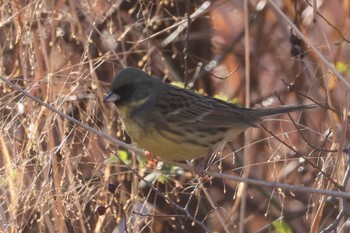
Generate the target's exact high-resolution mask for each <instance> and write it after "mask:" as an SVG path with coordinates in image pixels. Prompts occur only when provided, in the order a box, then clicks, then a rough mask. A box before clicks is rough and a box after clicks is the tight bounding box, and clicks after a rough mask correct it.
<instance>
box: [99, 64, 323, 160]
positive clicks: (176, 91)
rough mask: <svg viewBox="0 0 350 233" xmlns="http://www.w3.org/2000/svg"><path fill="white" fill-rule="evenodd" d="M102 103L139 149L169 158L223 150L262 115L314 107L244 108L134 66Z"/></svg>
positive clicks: (121, 75)
mask: <svg viewBox="0 0 350 233" xmlns="http://www.w3.org/2000/svg"><path fill="white" fill-rule="evenodd" d="M104 102H114V104H115V105H116V106H117V109H118V113H119V116H120V119H121V121H122V122H123V125H124V128H125V130H126V131H127V133H128V134H129V135H130V137H131V138H132V139H133V140H134V141H135V142H136V143H137V144H138V145H139V146H140V147H141V148H143V149H146V150H148V151H149V152H151V153H153V154H154V155H157V156H159V157H163V158H165V159H167V160H187V159H194V158H199V157H203V156H206V155H208V154H211V153H213V152H216V151H217V150H219V149H221V147H222V146H223V144H224V143H225V142H226V141H228V140H231V139H233V138H234V137H235V136H237V135H238V134H240V133H241V132H243V131H244V130H245V129H247V128H248V127H256V126H258V124H259V123H260V122H261V121H262V117H265V116H269V115H275V114H281V113H286V112H293V111H300V110H305V109H309V108H314V107H315V106H316V105H293V106H282V107H278V108H269V109H247V108H241V107H238V106H237V105H234V104H232V103H227V102H225V101H222V100H219V99H215V98H211V97H208V96H203V95H200V94H197V93H195V92H193V91H191V90H188V89H183V88H178V87H175V86H172V85H170V84H167V83H164V82H162V81H160V80H159V79H157V78H154V77H152V76H150V75H148V74H147V73H145V72H143V71H141V70H139V69H136V68H125V69H123V70H122V71H120V72H119V73H118V75H117V76H116V77H115V78H114V79H113V82H112V84H111V91H110V92H109V94H108V95H107V96H106V98H105V99H104Z"/></svg>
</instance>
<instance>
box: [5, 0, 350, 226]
mask: <svg viewBox="0 0 350 233" xmlns="http://www.w3.org/2000/svg"><path fill="white" fill-rule="evenodd" d="M25 2H26V1H3V2H1V5H0V6H1V7H0V17H1V18H0V51H1V55H0V63H1V66H0V67H1V68H0V72H1V74H0V76H1V77H4V78H6V79H7V80H11V81H12V82H13V83H15V84H17V85H18V86H20V87H21V88H23V90H25V91H26V93H28V94H30V95H33V96H35V97H38V98H39V99H41V100H43V101H44V102H46V103H48V104H50V105H51V106H52V107H53V108H55V109H56V110H58V111H61V112H63V113H65V114H66V115H68V116H71V117H74V118H75V119H77V120H79V121H80V122H82V123H84V124H86V125H88V126H90V127H92V128H95V129H97V130H99V131H100V132H102V133H108V134H110V135H113V136H115V137H116V138H118V139H120V140H122V141H125V142H127V143H130V139H129V137H128V136H127V135H125V134H124V133H123V131H122V128H121V124H120V122H119V121H118V116H117V112H116V110H115V108H114V107H112V106H111V105H106V104H103V103H102V99H103V97H104V95H105V94H106V92H107V90H108V87H109V82H110V80H111V79H112V78H113V76H114V75H115V74H116V73H117V72H118V70H120V69H121V68H122V67H125V66H135V67H139V68H142V69H144V70H146V71H148V72H150V73H152V74H153V75H154V76H158V77H160V78H166V79H167V80H168V81H179V82H185V83H187V84H188V85H189V86H192V84H194V85H193V87H192V88H193V89H196V90H199V91H201V92H205V93H207V94H208V95H215V94H220V95H222V96H225V97H227V98H229V99H232V98H233V97H236V98H237V99H236V100H235V101H237V102H239V103H241V104H243V105H244V104H245V103H247V102H248V103H250V106H256V105H280V104H281V103H280V102H283V104H292V103H302V102H310V101H311V102H312V101H314V102H317V103H321V104H322V105H323V106H327V107H319V108H318V109H316V110H312V111H307V112H303V113H293V114H291V116H290V117H291V118H290V117H289V116H281V117H279V118H278V119H275V120H271V121H266V122H265V124H264V126H265V127H266V128H267V129H268V130H271V131H272V132H273V134H274V136H272V135H271V134H269V132H268V131H266V130H263V129H251V130H249V133H247V134H246V135H245V137H243V135H242V136H241V137H239V138H238V139H235V141H234V143H228V145H227V146H226V148H225V149H224V150H223V151H222V153H221V155H220V156H217V157H215V158H214V159H213V164H212V166H211V168H210V170H211V171H212V172H213V171H216V172H220V173H224V174H227V175H230V177H229V178H232V179H234V177H235V176H236V177H243V178H250V180H248V183H250V184H248V183H245V184H246V186H242V184H243V183H238V182H237V181H235V180H231V179H223V178H222V177H219V176H215V175H214V177H213V178H211V179H209V180H203V179H197V178H196V177H194V176H193V175H192V173H191V172H189V171H188V170H187V169H183V168H182V167H183V166H182V165H179V167H176V166H170V165H168V164H166V163H165V164H164V165H163V167H162V168H161V169H150V168H148V167H147V166H145V164H144V160H143V155H141V154H139V153H136V152H133V151H132V150H126V149H125V148H123V147H119V146H118V145H115V144H114V143H111V142H110V141H108V140H105V139H104V137H103V136H101V135H100V134H96V133H94V132H91V131H89V130H87V129H86V128H82V127H80V126H77V125H76V124H74V123H72V122H71V121H69V120H68V119H66V118H65V117H62V116H61V115H58V114H57V113H54V112H52V111H51V110H49V109H47V108H45V107H44V106H43V105H42V104H40V103H38V102H36V101H34V100H32V99H30V98H28V97H27V96H25V95H23V94H22V93H20V92H18V91H16V90H14V89H13V88H11V87H10V86H9V85H7V84H6V83H5V82H1V81H0V87H1V92H0V129H1V131H0V157H1V160H0V187H1V190H0V193H1V196H0V203H1V204H0V216H1V218H0V219H1V224H0V225H1V228H2V229H1V231H3V232H112V231H113V230H115V232H205V231H211V232H257V231H259V230H260V232H276V231H278V230H276V229H278V227H276V220H277V219H279V218H281V217H282V218H283V219H284V222H283V223H284V224H285V225H283V226H282V228H283V230H288V229H289V228H290V229H292V230H293V232H308V231H310V232H317V231H320V230H322V229H324V228H326V227H327V226H328V225H329V224H331V223H336V226H338V227H339V228H338V230H339V231H346V230H348V224H346V221H345V220H346V219H347V218H345V219H344V221H342V219H339V218H338V219H337V218H336V216H337V214H338V213H339V209H341V208H342V207H343V206H342V201H344V200H345V199H344V200H343V199H340V198H337V195H338V194H339V192H338V193H331V192H329V191H331V190H333V191H348V184H347V179H345V181H344V182H342V181H343V179H344V178H348V176H349V174H347V173H346V169H347V168H348V167H349V165H348V163H349V160H348V157H347V156H346V154H345V153H343V152H342V151H343V148H345V147H346V146H347V143H348V138H349V136H348V134H347V129H348V124H347V112H348V107H349V98H348V94H347V90H348V89H349V88H348V87H349V83H348V82H347V79H344V77H347V76H348V75H349V73H350V72H349V70H350V69H349V66H348V61H349V54H350V53H349V48H348V47H349V41H347V40H346V35H348V34H349V28H350V27H349V22H350V21H349V15H350V14H349V9H350V7H349V5H350V2H349V1H324V3H322V4H321V5H320V6H318V7H319V8H318V12H319V15H315V14H313V11H312V8H311V7H308V5H307V3H305V2H304V1H297V2H298V4H297V10H298V14H296V13H295V10H296V8H295V5H294V1H282V3H281V5H280V7H282V8H281V9H282V10H283V12H284V14H285V15H286V16H287V17H288V18H290V19H291V20H292V21H295V22H296V25H297V27H298V28H299V29H300V30H301V32H302V33H303V34H304V35H305V36H306V37H307V39H308V40H309V41H310V44H306V43H304V42H301V41H298V40H294V41H292V42H294V47H293V48H294V51H297V53H296V54H294V55H297V56H295V57H293V56H292V54H291V47H292V43H291V41H290V35H291V30H290V26H289V25H288V23H287V22H285V21H284V19H283V18H282V17H281V15H280V14H278V13H277V11H276V10H274V9H273V5H270V4H267V5H263V2H264V1H250V2H249V4H248V9H249V15H247V14H245V12H244V5H243V2H244V1H225V0H219V1H213V3H211V4H208V3H209V2H204V1H196V0H192V1H185V0H183V1H180V0H179V1H175V0H174V1H171V0H169V1H146V0H142V1H123V0H121V1H112V2H113V3H111V2H110V1H104V0H101V1H89V0H86V1H72V0H70V1H64V0H63V1H62V0H59V1H31V2H30V3H25ZM268 2H270V1H268ZM259 7H260V8H259ZM295 15H297V17H296V16H295ZM313 17H314V18H313ZM189 19H190V20H189ZM187 20H189V21H187ZM313 20H314V21H313ZM181 22H184V23H181ZM187 22H189V23H187ZM245 27H246V28H249V35H248V37H245V30H244V28H245ZM180 29H182V30H180ZM176 30H179V32H178V34H177V35H174V34H172V33H173V32H175V31H176ZM293 34H295V35H297V34H296V31H295V30H294V31H293ZM169 36H170V37H169ZM165 42H166V43H167V45H165V44H164V43H165ZM301 44H302V45H301ZM245 45H246V46H247V47H245ZM300 45H301V46H300ZM313 47H315V48H316V49H318V50H319V51H320V53H321V55H323V56H324V57H325V58H326V60H328V64H327V63H325V62H324V61H322V59H321V57H320V55H319V54H318V53H317V52H315V50H314V48H313ZM245 49H246V50H245ZM246 51H249V56H250V59H246V58H247V52H246ZM298 51H299V52H301V53H302V55H300V54H299V53H298ZM215 62H216V63H215ZM212 64H214V66H211V65H212ZM215 64H216V65H215ZM332 65H334V66H335V67H336V68H337V69H338V70H339V71H341V72H342V73H341V74H337V73H334V72H329V70H330V69H332V67H331V66H332ZM249 67H250V68H249ZM198 70H200V71H199V72H198ZM247 70H248V71H249V75H250V76H249V77H248V76H247V75H246V74H247V73H248V72H247ZM337 75H338V76H337ZM341 75H343V76H341ZM193 77H195V78H193ZM194 79H195V80H194ZM247 83H248V84H249V83H250V85H249V87H248V88H246V87H245V85H246V84H247ZM294 123H295V124H296V125H297V127H296V125H295V124H294ZM330 130H331V131H330ZM276 137H278V139H279V140H278V139H277V138H276ZM125 152H127V153H125ZM116 153H118V155H119V156H121V157H122V158H123V159H122V160H120V159H117V158H116V157H115V154H116ZM256 180H263V181H267V182H280V183H282V184H289V185H293V187H296V190H298V191H295V189H293V188H288V187H285V189H281V188H271V187H268V186H267V185H268V184H265V185H264V184H252V183H251V182H250V181H256ZM146 181H148V183H147V182H146ZM108 184H109V185H108ZM342 185H343V186H342ZM302 187H308V188H317V189H319V190H321V191H322V192H323V194H315V193H313V191H312V190H309V191H308V190H304V189H303V188H302ZM114 188H115V189H116V190H115V192H114V194H112V193H111V192H110V191H111V190H112V189H114ZM291 189H292V190H293V191H291ZM109 190H110V191H109ZM345 195H346V194H345ZM330 196H332V197H330ZM338 200H340V201H338ZM98 206H100V207H99V208H100V209H99V211H103V210H104V207H108V208H107V209H106V213H105V214H103V215H100V216H99V215H97V214H96V213H95V208H96V207H98ZM345 207H346V205H345ZM345 210H347V209H345ZM344 213H345V214H346V212H344ZM347 217H348V216H347ZM338 220H339V222H338ZM273 223H274V224H275V225H274V224H273ZM273 225H274V226H273ZM277 225H278V224H277ZM274 227H275V228H274ZM279 231H280V232H281V229H280V230H279ZM286 232H287V231H286Z"/></svg>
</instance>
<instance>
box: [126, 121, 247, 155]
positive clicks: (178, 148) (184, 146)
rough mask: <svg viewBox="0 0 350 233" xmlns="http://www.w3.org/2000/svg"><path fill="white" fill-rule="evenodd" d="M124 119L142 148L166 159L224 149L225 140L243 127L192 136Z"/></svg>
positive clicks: (128, 130)
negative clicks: (218, 132)
mask: <svg viewBox="0 0 350 233" xmlns="http://www.w3.org/2000/svg"><path fill="white" fill-rule="evenodd" d="M122 121H123V124H124V127H125V129H126V131H127V132H128V134H129V136H130V137H131V138H132V139H133V141H134V142H136V143H137V145H138V146H139V147H140V148H142V149H145V150H147V151H149V152H150V153H152V154H153V155H155V156H159V157H160V158H164V159H166V160H190V159H195V158H200V157H204V156H207V155H208V154H211V153H214V152H217V151H218V150H220V149H222V147H223V145H224V144H225V141H227V140H230V139H232V138H233V137H234V136H236V135H237V134H239V133H240V132H242V130H241V129H239V130H232V129H231V130H227V131H225V132H221V133H220V134H217V133H216V134H215V133H211V132H207V133H203V132H201V133H192V137H191V138H190V137H188V135H179V134H176V133H173V132H171V131H168V130H161V131H159V130H158V129H157V128H156V127H154V125H147V123H146V124H143V125H141V124H137V123H136V122H135V120H131V119H123V120H122ZM135 123H136V124H135ZM149 124H151V123H149ZM182 131H183V130H182ZM182 131H181V130H178V132H182ZM209 131H210V130H209Z"/></svg>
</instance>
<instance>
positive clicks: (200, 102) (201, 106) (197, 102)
mask: <svg viewBox="0 0 350 233" xmlns="http://www.w3.org/2000/svg"><path fill="white" fill-rule="evenodd" d="M156 105H157V106H156V107H157V108H158V109H160V111H161V114H162V115H163V117H164V118H166V120H167V122H168V123H171V124H177V125H195V126H196V127H203V128H204V127H205V128H207V127H215V128H217V127H222V128H231V127H238V128H245V127H249V126H256V125H255V123H256V122H258V121H259V120H260V118H259V117H254V116H252V115H251V114H246V113H245V111H244V108H239V107H237V106H236V105H234V104H229V103H226V102H224V101H221V100H218V99H214V98H211V97H206V96H201V95H199V94H196V93H193V92H192V91H189V90H186V89H179V88H171V89H168V90H167V93H165V94H164V95H162V98H159V101H158V102H157V104H156Z"/></svg>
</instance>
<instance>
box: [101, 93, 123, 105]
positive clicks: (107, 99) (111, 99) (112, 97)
mask: <svg viewBox="0 0 350 233" xmlns="http://www.w3.org/2000/svg"><path fill="white" fill-rule="evenodd" d="M117 100H120V96H119V95H117V94H116V93H114V92H113V91H110V92H109V93H108V95H107V96H106V97H105V98H104V99H103V102H104V103H107V102H115V101H117Z"/></svg>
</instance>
